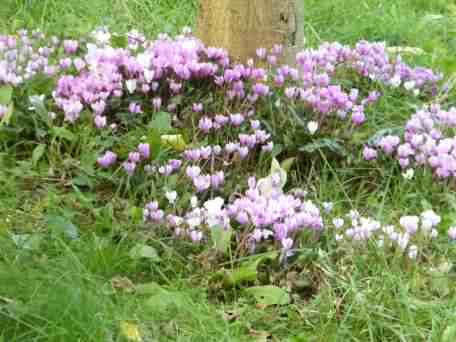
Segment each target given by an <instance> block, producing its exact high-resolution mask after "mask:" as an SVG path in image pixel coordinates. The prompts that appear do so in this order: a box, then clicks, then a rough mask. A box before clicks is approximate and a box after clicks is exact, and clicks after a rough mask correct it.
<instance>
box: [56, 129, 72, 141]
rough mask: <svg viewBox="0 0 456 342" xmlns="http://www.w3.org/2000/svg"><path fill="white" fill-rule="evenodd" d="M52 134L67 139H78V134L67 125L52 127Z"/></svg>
mask: <svg viewBox="0 0 456 342" xmlns="http://www.w3.org/2000/svg"><path fill="white" fill-rule="evenodd" d="M52 134H53V135H54V136H55V137H57V138H61V139H65V140H68V141H75V140H76V136H75V135H74V134H73V133H72V132H71V131H69V130H68V129H66V128H65V127H52Z"/></svg>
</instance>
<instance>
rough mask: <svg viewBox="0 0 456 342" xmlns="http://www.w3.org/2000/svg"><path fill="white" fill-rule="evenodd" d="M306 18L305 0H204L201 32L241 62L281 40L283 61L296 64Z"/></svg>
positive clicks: (199, 25)
mask: <svg viewBox="0 0 456 342" xmlns="http://www.w3.org/2000/svg"><path fill="white" fill-rule="evenodd" d="M303 21H304V0H200V13H199V18H198V28H197V36H198V37H199V38H200V39H201V40H202V41H203V42H204V43H205V44H206V45H208V46H214V47H223V48H225V49H227V50H228V52H229V54H230V56H231V57H232V58H234V59H235V60H237V61H240V62H245V61H246V60H247V59H248V58H253V57H255V53H256V49H258V48H260V47H264V48H271V47H273V46H274V45H275V44H281V45H283V46H284V51H285V54H284V60H283V61H282V62H285V63H289V64H294V59H295V55H296V52H297V51H298V50H299V49H301V48H302V47H303V45H304V24H303Z"/></svg>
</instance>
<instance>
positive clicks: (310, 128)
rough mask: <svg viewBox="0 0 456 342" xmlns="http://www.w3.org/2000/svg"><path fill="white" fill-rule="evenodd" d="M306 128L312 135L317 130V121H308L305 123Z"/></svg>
mask: <svg viewBox="0 0 456 342" xmlns="http://www.w3.org/2000/svg"><path fill="white" fill-rule="evenodd" d="M307 130H308V131H309V133H310V135H314V134H315V133H316V132H317V130H318V122H316V121H309V123H308V124H307Z"/></svg>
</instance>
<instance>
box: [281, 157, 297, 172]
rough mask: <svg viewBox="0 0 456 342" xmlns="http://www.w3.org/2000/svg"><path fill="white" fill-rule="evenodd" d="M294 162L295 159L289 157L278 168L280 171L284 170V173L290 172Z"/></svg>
mask: <svg viewBox="0 0 456 342" xmlns="http://www.w3.org/2000/svg"><path fill="white" fill-rule="evenodd" d="M295 161H296V158H295V157H291V158H288V159H285V160H284V161H283V162H282V163H281V164H280V166H281V167H282V169H284V170H285V171H286V172H288V171H290V169H291V167H292V166H293V164H294V162H295Z"/></svg>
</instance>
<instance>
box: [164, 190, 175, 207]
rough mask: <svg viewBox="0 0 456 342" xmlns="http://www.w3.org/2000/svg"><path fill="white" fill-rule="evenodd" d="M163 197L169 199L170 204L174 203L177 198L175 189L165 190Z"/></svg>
mask: <svg viewBox="0 0 456 342" xmlns="http://www.w3.org/2000/svg"><path fill="white" fill-rule="evenodd" d="M165 197H166V199H167V200H168V201H169V203H170V204H174V203H175V202H176V199H177V192H176V191H167V192H165Z"/></svg>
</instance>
